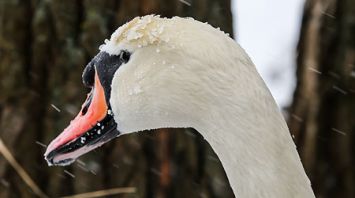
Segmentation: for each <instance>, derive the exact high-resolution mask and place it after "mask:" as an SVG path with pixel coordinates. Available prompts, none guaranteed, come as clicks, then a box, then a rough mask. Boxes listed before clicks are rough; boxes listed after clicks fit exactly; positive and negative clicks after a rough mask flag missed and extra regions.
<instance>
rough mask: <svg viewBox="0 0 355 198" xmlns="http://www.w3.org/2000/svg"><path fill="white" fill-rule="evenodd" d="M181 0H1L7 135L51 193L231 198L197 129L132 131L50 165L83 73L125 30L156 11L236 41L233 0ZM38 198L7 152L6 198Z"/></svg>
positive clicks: (1, 184)
mask: <svg viewBox="0 0 355 198" xmlns="http://www.w3.org/2000/svg"><path fill="white" fill-rule="evenodd" d="M184 2H188V3H183V2H182V1H179V0H172V1H165V0H137V1H132V0H75V1H73V0H52V1H46V0H32V1H18V0H0V79H1V82H0V90H1V93H0V129H1V130H0V137H1V139H2V140H4V142H5V144H6V145H7V147H8V148H9V149H10V151H11V153H12V154H13V155H14V157H15V158H16V159H17V160H18V161H19V163H20V164H21V165H22V166H23V168H24V169H25V170H26V171H27V172H28V173H29V174H30V176H31V177H32V178H33V180H35V182H36V183H37V184H38V185H39V186H40V188H41V189H42V190H43V191H44V192H45V193H46V194H47V195H48V196H50V197H59V196H63V195H70V194H76V193H82V192H88V191H95V190H102V189H107V188H113V187H120V186H133V187H136V189H137V192H136V193H134V194H125V195H122V197H233V195H232V191H231V189H230V187H229V184H228V181H227V179H226V176H225V173H224V171H223V168H222V167H221V165H220V162H219V161H218V158H217V157H216V156H215V154H214V152H213V151H212V150H211V148H210V147H209V146H208V145H207V144H206V143H205V141H204V140H203V138H202V137H201V136H200V135H199V134H197V133H196V132H194V131H193V130H191V129H174V130H171V129H162V130H157V131H156V132H153V133H152V132H149V133H143V134H139V135H138V134H132V135H128V136H125V137H122V138H120V139H119V140H114V141H111V142H110V143H108V144H106V145H105V146H104V147H103V148H100V149H97V150H96V151H94V152H91V153H89V154H87V155H85V156H83V157H81V158H80V160H79V161H78V162H76V163H74V164H73V165H71V166H69V167H48V166H47V164H46V162H45V161H44V159H43V152H44V150H45V148H43V145H42V144H47V143H48V142H50V140H51V139H53V138H54V137H55V136H56V135H57V134H58V133H59V132H60V131H62V130H63V129H64V128H65V126H66V125H67V124H68V123H69V121H70V119H72V118H73V117H74V114H75V113H76V112H78V111H79V107H80V104H81V103H82V102H83V101H84V99H85V95H86V94H85V93H86V92H87V90H85V88H84V86H83V85H82V84H81V72H82V70H83V68H84V67H85V65H86V63H88V62H89V60H90V59H91V58H92V57H94V56H95V54H96V53H97V52H98V47H99V45H100V44H102V43H103V41H104V39H105V38H109V36H110V34H111V33H112V32H113V31H114V30H115V29H116V28H117V27H119V26H120V25H122V24H124V23H125V22H127V21H129V20H131V19H133V18H134V17H136V16H140V15H146V14H152V13H154V14H160V15H162V16H167V17H171V16H175V15H178V16H190V17H194V18H195V19H197V20H200V21H206V22H209V23H210V24H212V25H213V26H215V27H220V28H221V29H222V30H224V31H225V32H227V33H229V34H230V35H233V29H232V14H231V8H230V1H229V0H194V1H192V0H190V1H189V0H186V1H184ZM189 4H190V5H189ZM56 108H59V110H56ZM59 111H60V112H59ZM216 184H217V185H216ZM33 196H34V194H33V192H32V191H31V189H30V188H29V187H28V186H26V185H25V183H24V182H23V181H22V180H21V178H20V177H19V176H18V175H17V173H16V171H15V170H14V169H13V168H12V167H11V166H10V165H9V164H8V162H7V161H6V160H5V159H4V158H2V157H1V156H0V197H33Z"/></svg>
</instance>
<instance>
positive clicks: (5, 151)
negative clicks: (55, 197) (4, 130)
mask: <svg viewBox="0 0 355 198" xmlns="http://www.w3.org/2000/svg"><path fill="white" fill-rule="evenodd" d="M0 152H1V153H2V155H3V156H4V157H5V159H6V160H7V161H8V162H9V163H10V165H11V166H12V167H13V168H14V169H15V170H16V172H17V173H18V174H19V175H20V177H21V178H22V180H23V181H24V182H25V183H26V184H27V185H28V186H29V187H30V188H31V189H32V191H33V192H34V193H35V194H36V195H37V196H38V197H41V198H47V197H48V196H47V195H46V194H44V192H43V191H42V190H41V189H40V188H39V187H38V186H37V184H36V183H35V182H34V181H33V180H32V178H31V177H30V176H29V175H28V173H27V172H26V171H25V169H23V168H22V166H21V165H20V164H19V163H18V162H17V161H16V159H15V158H14V156H13V155H12V154H11V152H10V151H9V149H8V148H7V147H6V145H5V144H4V142H3V141H2V139H1V138H0Z"/></svg>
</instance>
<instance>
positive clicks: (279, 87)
mask: <svg viewBox="0 0 355 198" xmlns="http://www.w3.org/2000/svg"><path fill="white" fill-rule="evenodd" d="M303 5H304V0H287V1H285V0H273V1H270V0H233V1H232V12H233V15H234V28H235V30H236V31H235V35H234V36H235V38H236V39H237V41H238V42H239V43H240V44H241V46H242V47H243V48H244V49H245V50H246V51H247V52H248V54H249V55H250V57H251V59H252V60H253V61H254V63H255V65H256V67H257V69H258V71H259V72H260V74H261V76H262V77H263V79H264V80H265V82H266V84H267V85H268V87H269V89H270V90H271V93H272V95H273V96H274V98H275V99H276V102H277V103H278V105H279V106H280V107H286V106H288V105H289V104H290V103H291V102H292V95H293V91H294V88H295V83H296V82H295V58H296V57H295V52H296V45H297V42H298V36H299V31H300V22H301V19H302V12H303Z"/></svg>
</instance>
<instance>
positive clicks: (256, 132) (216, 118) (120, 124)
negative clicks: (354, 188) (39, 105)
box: [45, 15, 314, 198]
mask: <svg viewBox="0 0 355 198" xmlns="http://www.w3.org/2000/svg"><path fill="white" fill-rule="evenodd" d="M82 78H83V83H84V85H86V86H88V87H90V88H92V89H91V92H90V93H89V94H88V96H87V99H86V101H85V102H84V104H83V105H82V109H81V111H80V112H79V114H78V115H77V116H76V117H75V119H74V120H73V121H72V122H71V123H70V125H69V126H68V127H67V128H66V129H65V130H64V131H63V132H62V133H61V134H60V135H59V136H58V137H57V138H55V139H54V140H53V141H52V142H51V143H50V144H49V145H48V147H47V150H46V152H45V159H46V160H47V162H48V164H49V165H68V164H70V163H72V162H73V161H74V160H75V159H76V158H78V157H79V156H81V155H82V154H84V153H87V152H89V151H90V150H93V149H94V148H97V147H99V146H101V145H102V144H104V143H106V142H108V141H109V140H111V139H113V138H115V137H117V136H120V135H122V134H129V133H133V132H137V131H142V130H147V129H158V128H168V127H170V128H184V127H192V128H194V129H196V130H197V131H199V133H201V134H202V136H203V137H204V138H205V139H206V140H207V141H208V142H209V144H210V145H211V147H212V148H213V150H214V151H215V153H216V154H217V155H218V157H219V158H220V161H221V163H222V165H223V167H224V170H225V172H226V175H227V177H228V180H229V183H230V185H231V187H232V190H233V192H234V194H235V196H236V197H241V198H244V197H273V198H286V197H300V198H308V197H314V193H313V191H312V188H311V184H310V181H309V179H308V177H307V175H306V174H305V171H304V169H303V167H302V164H301V161H300V158H299V156H298V153H297V151H296V146H295V144H294V143H293V141H292V138H291V136H290V133H289V130H288V128H287V125H286V123H285V121H284V119H283V117H282V115H281V113H280V111H279V109H278V107H277V105H276V104H275V101H274V99H273V97H272V95H271V94H270V92H269V90H268V89H267V87H266V85H265V84H264V82H263V80H262V79H261V77H260V76H259V74H258V72H257V71H256V68H255V66H254V64H253V63H252V61H251V60H250V58H249V57H248V55H247V54H246V52H245V51H244V50H243V49H242V48H241V47H240V46H239V45H238V44H237V43H236V42H235V41H234V40H233V39H231V38H230V37H229V36H228V35H226V34H225V33H224V32H222V31H220V30H219V29H216V28H213V27H212V26H211V25H209V24H207V23H202V22H199V21H196V20H194V19H192V18H180V17H173V18H161V17H160V16H156V15H148V16H144V17H137V18H135V19H133V20H132V21H130V22H128V23H126V24H124V25H123V26H121V27H119V28H118V29H117V30H116V31H115V32H114V33H113V34H112V35H111V38H110V40H105V43H104V44H103V45H101V46H100V52H99V53H98V54H97V55H96V56H95V57H94V58H93V59H92V60H91V62H90V63H89V64H88V65H87V66H86V68H85V70H84V72H83V76H82Z"/></svg>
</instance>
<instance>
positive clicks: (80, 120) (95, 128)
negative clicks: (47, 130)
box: [44, 70, 117, 165]
mask: <svg viewBox="0 0 355 198" xmlns="http://www.w3.org/2000/svg"><path fill="white" fill-rule="evenodd" d="M105 125H106V126H105ZM104 127H106V128H104ZM113 131H116V124H115V122H114V120H113V116H112V115H111V113H110V110H109V105H108V104H107V102H106V98H105V91H104V88H103V86H102V84H101V82H100V79H99V76H98V73H97V71H96V70H95V83H94V87H93V88H92V90H91V92H90V93H89V94H88V97H87V99H86V101H85V102H84V104H83V105H82V108H81V111H80V112H79V114H78V115H77V116H76V117H75V119H74V120H72V121H71V122H70V125H69V126H68V127H67V128H66V129H64V131H63V132H62V133H61V134H60V135H59V136H58V137H56V138H55V139H54V140H53V141H52V142H51V143H50V144H49V146H48V147H47V150H46V152H45V154H44V155H45V158H46V160H47V161H48V163H49V164H50V165H53V164H54V165H66V164H69V163H71V162H73V161H74V160H75V159H76V158H77V157H79V156H80V155H82V154H84V153H86V152H88V151H90V150H92V149H94V148H96V147H98V146H100V145H102V144H103V143H104V142H106V141H108V138H107V137H105V134H106V136H107V133H110V134H111V133H113ZM116 133H117V131H116V132H115V136H114V137H116ZM111 139H112V138H111ZM94 143H95V144H94Z"/></svg>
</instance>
